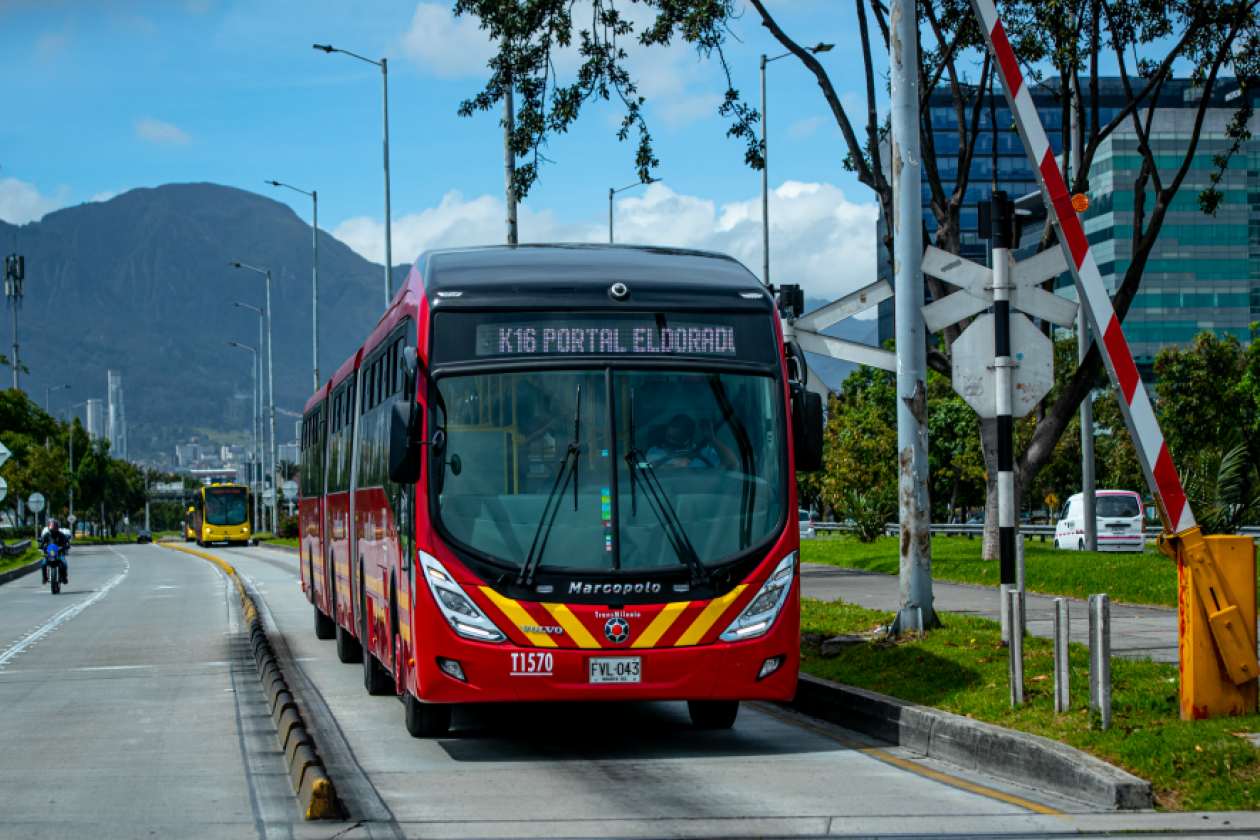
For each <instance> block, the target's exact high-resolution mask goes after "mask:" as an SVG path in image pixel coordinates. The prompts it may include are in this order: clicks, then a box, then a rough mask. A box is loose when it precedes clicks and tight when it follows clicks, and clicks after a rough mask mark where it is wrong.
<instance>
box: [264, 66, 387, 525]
mask: <svg viewBox="0 0 1260 840" xmlns="http://www.w3.org/2000/svg"><path fill="white" fill-rule="evenodd" d="M381 104H382V107H383V112H384V115H385V308H386V309H389V302H390V301H392V300H393V299H394V276H393V272H394V250H393V244H392V240H391V239H390V222H389V66H388V64H387V63H386V61H385V59H383V58H382V59H381ZM267 319H268V323H270V320H271V304H270V303H268V304H267ZM267 352H268V356H267V358H269V359H270V358H271V356H270V352H271V350H270V345H268V351H267ZM315 387H316V388H319V383H318V382H316V384H315ZM272 401H273V402H274V401H275V395H274V394H272ZM272 445H273V446H274V445H275V441H274V440H273V441H272ZM272 454H273V455H274V454H275V453H274V452H273V453H272ZM273 466H274V464H273ZM272 513H273V518H274V509H273V512H272Z"/></svg>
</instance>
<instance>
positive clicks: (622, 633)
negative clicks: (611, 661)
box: [604, 616, 630, 645]
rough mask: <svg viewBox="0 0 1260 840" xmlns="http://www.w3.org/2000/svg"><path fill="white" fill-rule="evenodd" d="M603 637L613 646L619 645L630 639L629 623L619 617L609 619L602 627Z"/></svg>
mask: <svg viewBox="0 0 1260 840" xmlns="http://www.w3.org/2000/svg"><path fill="white" fill-rule="evenodd" d="M604 635H605V636H607V637H608V641H610V642H612V643H613V644H614V645H619V644H621V643H622V642H624V641H625V640H626V639H628V638H630V622H628V621H626V620H625V619H624V618H622V617H621V616H617V617H616V618H610V619H608V623H606V624H605V625H604Z"/></svg>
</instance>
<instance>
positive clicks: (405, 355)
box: [402, 346, 417, 380]
mask: <svg viewBox="0 0 1260 840" xmlns="http://www.w3.org/2000/svg"><path fill="white" fill-rule="evenodd" d="M402 363H403V370H405V371H406V372H407V379H409V380H410V379H414V378H415V375H416V367H417V365H416V348H414V347H410V346H408V347H404V348H403V351H402Z"/></svg>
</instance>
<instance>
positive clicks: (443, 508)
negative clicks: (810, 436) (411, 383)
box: [435, 334, 784, 571]
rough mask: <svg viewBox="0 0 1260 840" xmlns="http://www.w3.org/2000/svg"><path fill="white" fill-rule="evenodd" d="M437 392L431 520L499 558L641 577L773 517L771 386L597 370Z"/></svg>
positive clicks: (454, 379) (778, 496)
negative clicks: (440, 447) (639, 572)
mask: <svg viewBox="0 0 1260 840" xmlns="http://www.w3.org/2000/svg"><path fill="white" fill-rule="evenodd" d="M631 335H633V334H631ZM588 340H589V336H588ZM631 340H633V339H631ZM725 340H726V339H725V338H724V339H723V341H725ZM679 341H682V338H681V337H679ZM714 341H715V342H716V341H717V339H716V338H715V339H714ZM644 343H645V344H646V340H645V341H644ZM438 390H439V392H440V395H441V400H440V401H439V406H440V407H439V409H438V414H437V422H438V425H439V426H440V427H441V428H443V429H444V430H445V432H446V436H447V444H446V448H445V451H444V452H443V457H442V462H443V463H442V468H441V470H440V471H437V470H435V474H436V478H435V480H436V482H437V487H436V488H435V489H436V491H437V498H438V511H439V515H440V519H441V522H442V524H443V525H444V526H445V530H446V532H447V533H448V534H449V535H450V536H451V537H452V538H453V539H455V540H456V541H457V542H459V543H462V544H463V545H465V546H467V547H469V548H472V549H474V550H475V551H478V552H480V553H483V554H486V555H489V556H490V557H492V558H494V559H496V560H499V561H506V562H508V563H513V564H521V563H524V562H525V560H526V559H527V558H528V557H529V556H530V551H531V546H535V549H534V552H535V562H536V563H537V564H538V565H539V566H542V567H552V568H566V569H589V570H592V571H596V570H599V571H602V570H606V569H611V568H622V569H629V568H640V569H646V568H654V567H664V566H677V565H679V564H681V563H683V562H685V561H684V558H683V556H682V554H683V553H684V551H683V549H682V548H680V546H686V549H685V550H686V551H687V552H691V551H694V557H695V558H696V559H698V560H699V561H700V562H702V563H712V562H716V561H720V560H722V559H723V558H726V557H731V556H732V555H736V554H739V553H740V552H742V551H744V550H745V549H748V548H750V547H751V546H753V545H755V544H756V543H758V542H760V541H761V540H763V539H765V538H766V537H768V536H770V535H771V534H772V533H773V532H774V531H775V529H776V527H777V526H778V525H779V521H780V519H781V518H782V503H783V488H782V483H783V480H782V466H781V453H782V450H783V445H784V442H783V429H782V424H783V422H784V421H783V418H782V417H781V413H782V412H781V411H780V409H779V405H780V403H781V402H782V385H781V384H777V382H776V380H775V379H774V378H772V377H770V376H767V375H762V374H756V373H732V372H726V371H722V372H716V371H703V370H696V371H692V370H669V369H653V370H618V369H616V368H611V367H605V368H602V369H600V368H596V369H593V370H545V371H521V372H495V373H482V374H470V375H447V376H442V377H441V378H439V379H438ZM776 396H777V398H776ZM549 498H552V499H553V507H554V506H555V504H556V501H557V500H558V509H557V510H556V512H555V520H554V524H552V523H551V522H550V521H544V519H545V518H546V519H547V520H550V517H549V516H548V517H544V513H545V509H546V508H547V503H548V499H549ZM539 553H541V557H538V556H537V555H538V554H539Z"/></svg>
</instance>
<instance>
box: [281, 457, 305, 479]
mask: <svg viewBox="0 0 1260 840" xmlns="http://www.w3.org/2000/svg"><path fill="white" fill-rule="evenodd" d="M277 469H278V470H279V471H280V480H281V481H295V480H296V479H297V477H298V473H299V472H300V470H301V468H300V467H299V466H298V465H297V464H295V463H293V462H292V461H281V462H280V464H279V466H278V467H277Z"/></svg>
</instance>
